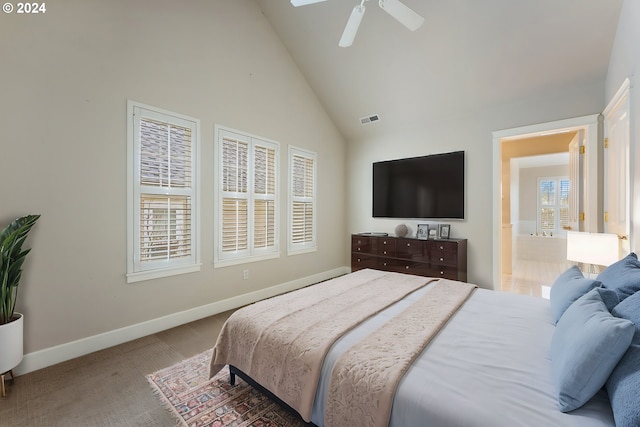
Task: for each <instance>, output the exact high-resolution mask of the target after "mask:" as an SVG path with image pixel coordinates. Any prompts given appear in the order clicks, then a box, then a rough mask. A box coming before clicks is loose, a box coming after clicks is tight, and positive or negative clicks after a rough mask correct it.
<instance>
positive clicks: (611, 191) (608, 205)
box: [603, 79, 631, 250]
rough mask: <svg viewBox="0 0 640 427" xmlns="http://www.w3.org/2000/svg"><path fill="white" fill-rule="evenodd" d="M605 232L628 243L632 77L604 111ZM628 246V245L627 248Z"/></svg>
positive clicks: (629, 228)
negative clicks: (630, 83)
mask: <svg viewBox="0 0 640 427" xmlns="http://www.w3.org/2000/svg"><path fill="white" fill-rule="evenodd" d="M603 115H604V232H605V233H613V234H617V235H618V236H621V237H622V238H623V241H624V242H626V244H623V250H624V249H625V246H628V242H629V234H630V230H631V220H630V218H631V216H630V208H631V206H630V173H631V170H630V152H629V146H630V132H629V115H630V111H629V80H628V79H627V80H626V81H625V83H624V84H623V85H622V87H621V88H620V90H618V92H617V93H616V95H615V96H614V98H613V99H612V100H611V102H610V103H609V105H608V106H607V108H606V109H605V111H604V113H603ZM626 249H628V248H626Z"/></svg>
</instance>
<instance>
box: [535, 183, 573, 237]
mask: <svg viewBox="0 0 640 427" xmlns="http://www.w3.org/2000/svg"><path fill="white" fill-rule="evenodd" d="M570 190H571V188H570V181H569V178H567V177H552V178H538V220H537V221H538V224H537V226H538V232H540V233H544V234H546V235H554V234H555V235H558V234H561V233H563V232H564V230H565V229H566V227H568V226H569V191H570Z"/></svg>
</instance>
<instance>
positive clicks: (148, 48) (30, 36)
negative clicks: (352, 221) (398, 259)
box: [0, 0, 348, 353]
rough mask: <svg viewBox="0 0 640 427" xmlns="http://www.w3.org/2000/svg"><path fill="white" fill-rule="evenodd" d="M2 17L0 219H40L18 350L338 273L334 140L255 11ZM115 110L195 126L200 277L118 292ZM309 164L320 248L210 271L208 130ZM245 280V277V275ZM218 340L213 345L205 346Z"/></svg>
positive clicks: (119, 171) (118, 120)
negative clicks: (304, 157) (171, 114)
mask: <svg viewBox="0 0 640 427" xmlns="http://www.w3.org/2000/svg"><path fill="white" fill-rule="evenodd" d="M2 15H3V16H0V58H2V59H1V61H2V66H1V67H0V88H1V89H2V90H1V91H0V128H1V129H2V138H1V140H0V144H1V148H2V151H1V153H2V154H1V162H0V163H1V167H0V224H2V225H4V224H6V223H8V222H9V221H10V220H11V219H13V218H15V217H17V216H19V215H22V214H26V213H40V214H42V218H41V220H40V222H39V223H38V224H37V225H36V227H35V229H34V231H33V233H32V235H31V236H30V238H29V240H28V244H27V245H28V246H31V247H32V248H33V251H32V254H31V255H30V257H29V259H28V260H27V263H26V265H25V267H26V272H25V274H24V281H23V283H22V286H21V289H20V295H19V302H18V309H19V310H20V311H22V312H24V313H25V314H26V320H25V352H26V353H31V352H35V351H37V350H41V349H47V348H50V347H53V346H57V345H60V344H64V343H69V342H71V341H74V340H79V339H82V338H86V337H91V336H95V335H97V334H101V333H105V332H108V331H113V330H116V329H118V328H126V327H127V326H130V325H135V324H139V323H141V322H146V321H149V320H153V319H157V318H160V317H162V316H167V315H170V314H172V313H176V312H181V311H183V310H190V309H193V308H194V307H200V306H204V305H207V304H211V303H214V302H216V301H221V300H225V299H228V298H232V297H234V296H237V295H243V294H246V293H249V292H254V291H257V290H260V289H264V288H268V287H271V286H275V285H278V284H280V283H284V282H289V281H294V280H296V279H299V278H303V277H308V276H312V275H316V274H320V273H322V272H326V271H330V270H333V269H337V268H340V267H343V266H345V265H347V263H348V255H347V250H346V243H344V242H346V240H347V238H346V237H345V236H347V229H346V225H345V216H346V206H345V200H346V197H345V190H343V188H344V182H345V173H346V172H345V171H346V165H345V154H346V152H345V143H344V141H343V139H342V137H341V136H340V134H339V133H338V131H337V130H336V128H335V126H334V125H333V124H332V122H331V121H330V120H329V118H328V116H327V115H326V113H325V111H324V110H323V108H322V107H321V105H320V104H319V102H318V100H317V98H316V96H315V95H314V93H313V92H312V91H311V89H310V88H309V86H308V85H307V83H306V81H305V79H304V78H303V76H302V75H301V74H300V72H299V70H298V68H297V67H296V66H295V64H294V63H293V62H292V59H291V58H290V56H289V54H288V53H287V51H286V49H285V48H284V47H283V46H282V44H281V43H280V41H279V39H278V38H277V37H276V35H275V33H274V31H273V30H272V28H271V27H270V25H269V24H268V22H267V21H266V20H265V18H264V17H263V15H262V13H261V11H260V10H259V8H258V6H257V5H256V3H255V2H254V1H253V0H224V1H223V0H215V1H211V0H190V1H184V2H183V1H168V0H162V1H158V0H136V1H135V2H134V1H129V0H109V1H104V0H65V1H57V2H53V3H47V11H46V14H44V15H39V16H18V15H16V14H12V15H7V14H2ZM127 99H132V100H135V101H138V102H142V103H145V104H149V105H153V106H157V107H160V108H163V109H167V110H171V111H176V112H179V113H182V114H186V115H189V116H192V117H195V118H199V119H200V120H201V127H202V152H201V154H202V156H201V167H202V186H201V194H202V199H201V207H202V210H201V229H200V236H201V238H202V263H203V265H202V269H201V271H200V272H198V273H192V274H187V275H181V276H174V277H169V278H164V279H158V280H149V281H144V282H140V283H135V284H127V283H126V280H125V276H124V274H125V269H126V265H127V264H126V258H125V256H126V242H127V240H126V238H127V236H126V218H127V209H126V191H127V187H126V185H127V183H126V176H127V170H126V165H127V162H126V124H127V122H126V107H127ZM215 124H221V125H224V126H228V127H231V128H234V129H238V130H242V131H246V132H248V133H251V134H254V135H258V136H262V137H264V138H268V139H271V140H275V141H278V142H280V144H281V156H282V157H281V160H282V161H281V166H282V169H281V171H280V172H281V189H280V190H281V195H282V199H281V201H282V202H283V203H285V202H286V192H285V191H286V185H287V179H286V178H287V173H286V167H287V166H286V165H287V161H286V154H287V145H288V144H292V145H295V146H298V147H301V148H305V149H308V150H312V151H315V152H317V154H318V168H319V169H318V180H319V186H318V187H319V188H318V207H319V210H318V231H319V232H318V251H317V252H316V253H310V254H304V255H296V256H291V257H289V256H287V254H286V230H287V228H286V222H285V221H286V210H285V209H283V210H282V212H281V218H282V221H281V230H282V232H281V235H280V239H281V249H282V255H281V257H280V258H279V259H276V260H272V261H263V262H256V263H252V264H248V265H240V266H233V267H226V268H218V269H214V268H213V264H212V260H213V247H214V243H213V241H212V239H213V237H212V236H213V227H214V212H215V211H214V205H215V201H214V200H213V188H214V171H213V164H214V153H213V138H214V125H215ZM244 269H249V270H250V271H249V280H243V274H242V271H243V270H244ZM215 338H216V337H211V344H212V345H213V343H214V341H215Z"/></svg>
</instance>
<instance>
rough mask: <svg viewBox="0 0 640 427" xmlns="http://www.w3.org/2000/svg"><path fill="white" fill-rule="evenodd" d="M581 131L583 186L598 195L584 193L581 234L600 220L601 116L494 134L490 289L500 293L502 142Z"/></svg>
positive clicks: (501, 131) (577, 118)
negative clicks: (599, 157) (491, 274)
mask: <svg viewBox="0 0 640 427" xmlns="http://www.w3.org/2000/svg"><path fill="white" fill-rule="evenodd" d="M579 130H583V131H584V145H585V161H584V173H585V176H584V183H585V185H586V186H587V188H596V189H597V191H596V192H593V191H588V192H582V193H585V200H584V203H583V206H584V210H585V220H584V230H585V231H592V232H596V231H598V229H599V228H600V227H599V224H598V222H599V219H600V218H602V212H601V211H602V209H601V208H599V206H602V204H601V203H599V200H600V199H601V198H602V194H601V193H602V185H601V183H600V182H599V180H600V178H599V174H598V169H599V168H598V152H599V149H598V148H599V145H600V141H602V115H601V114H592V115H589V116H582V117H576V118H573V119H564V120H557V121H553V122H547V123H539V124H534V125H529V126H522V127H517V128H512V129H504V130H498V131H494V132H493V288H494V290H499V289H500V283H501V281H502V265H501V255H502V150H501V147H502V142H503V141H511V140H517V139H523V138H530V137H534V136H543V135H551V134H554V133H560V132H570V131H579Z"/></svg>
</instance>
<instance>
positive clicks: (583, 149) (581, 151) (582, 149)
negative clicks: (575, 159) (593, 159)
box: [580, 145, 587, 154]
mask: <svg viewBox="0 0 640 427" xmlns="http://www.w3.org/2000/svg"><path fill="white" fill-rule="evenodd" d="M586 151H587V150H586V148H585V146H584V145H581V146H580V154H584V153H585V152H586Z"/></svg>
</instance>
